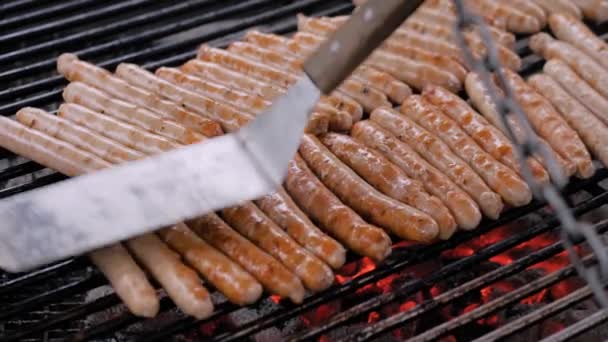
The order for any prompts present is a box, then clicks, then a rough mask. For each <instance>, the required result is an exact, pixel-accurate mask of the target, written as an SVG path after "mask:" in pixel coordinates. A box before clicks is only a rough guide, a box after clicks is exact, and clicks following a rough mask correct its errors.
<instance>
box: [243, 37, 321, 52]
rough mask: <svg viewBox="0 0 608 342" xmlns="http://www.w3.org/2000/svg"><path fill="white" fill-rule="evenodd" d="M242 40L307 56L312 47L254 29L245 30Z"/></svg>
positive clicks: (275, 49)
mask: <svg viewBox="0 0 608 342" xmlns="http://www.w3.org/2000/svg"><path fill="white" fill-rule="evenodd" d="M244 40H245V41H246V42H249V43H252V44H255V45H256V46H259V47H262V48H265V49H270V50H273V51H277V52H280V53H283V54H285V55H287V56H291V57H296V56H307V55H308V54H310V53H311V52H312V51H314V49H311V48H310V47H308V46H304V45H301V44H297V43H296V42H295V41H294V40H292V39H289V38H287V37H283V36H279V35H276V34H270V33H262V32H260V31H256V30H250V31H247V33H246V34H245V38H244Z"/></svg>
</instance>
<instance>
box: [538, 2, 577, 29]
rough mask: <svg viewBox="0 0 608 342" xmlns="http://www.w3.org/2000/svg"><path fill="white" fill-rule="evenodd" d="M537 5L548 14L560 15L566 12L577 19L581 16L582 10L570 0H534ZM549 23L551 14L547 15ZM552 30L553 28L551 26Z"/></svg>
mask: <svg viewBox="0 0 608 342" xmlns="http://www.w3.org/2000/svg"><path fill="white" fill-rule="evenodd" d="M534 1H535V2H536V3H537V4H538V5H539V6H541V7H542V8H543V9H544V10H545V12H547V13H548V14H550V15H554V14H557V15H562V14H566V15H569V16H572V18H576V19H578V20H580V19H582V18H583V12H582V11H581V9H580V8H579V7H578V6H577V5H576V4H574V3H573V2H572V1H570V0H534ZM549 23H551V16H549ZM551 30H553V28H551Z"/></svg>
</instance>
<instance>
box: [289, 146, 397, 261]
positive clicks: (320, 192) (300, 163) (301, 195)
mask: <svg viewBox="0 0 608 342" xmlns="http://www.w3.org/2000/svg"><path fill="white" fill-rule="evenodd" d="M285 187H286V188H287V190H288V191H289V193H290V194H291V195H292V196H293V199H294V200H295V201H296V202H297V203H298V204H299V205H300V206H301V207H302V209H303V210H304V211H306V212H307V213H308V215H310V216H311V217H312V218H313V219H314V220H315V221H317V222H319V223H320V224H321V226H322V227H323V228H324V229H325V230H326V231H328V232H329V233H331V234H332V235H333V236H335V237H336V239H338V240H339V241H340V242H342V243H343V244H344V245H346V246H347V247H348V248H349V249H351V250H353V251H355V252H356V253H358V254H360V255H363V256H367V257H370V258H372V259H373V260H375V261H382V260H384V259H385V258H386V257H387V256H388V255H389V254H390V253H391V239H390V238H389V236H388V235H387V234H386V233H385V232H384V231H383V230H382V229H380V228H378V227H375V226H372V225H370V224H367V223H366V222H365V221H363V219H361V217H360V216H359V215H357V213H355V212H354V211H353V210H352V209H351V208H349V207H348V206H346V205H344V204H343V203H342V202H341V201H340V200H339V199H338V198H337V197H336V196H335V195H334V194H333V193H332V192H331V191H330V190H329V189H327V188H326V187H325V185H323V183H322V182H321V181H320V180H319V179H317V177H316V176H315V175H314V174H313V173H312V171H311V170H310V169H309V168H308V166H307V165H306V163H305V162H304V160H302V158H301V157H300V156H299V155H297V154H296V156H295V158H294V159H293V160H292V161H291V162H290V163H289V168H288V172H287V178H286V180H285Z"/></svg>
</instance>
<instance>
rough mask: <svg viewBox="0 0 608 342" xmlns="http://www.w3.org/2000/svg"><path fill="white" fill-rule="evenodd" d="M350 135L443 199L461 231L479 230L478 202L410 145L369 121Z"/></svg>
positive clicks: (364, 121)
mask: <svg viewBox="0 0 608 342" xmlns="http://www.w3.org/2000/svg"><path fill="white" fill-rule="evenodd" d="M351 135H352V136H353V137H354V138H355V139H357V140H358V141H361V142H362V143H364V144H365V145H367V146H369V147H371V148H374V149H375V150H377V151H378V152H380V153H381V154H382V155H383V156H384V157H386V158H387V159H389V160H390V161H391V162H392V163H394V164H395V165H397V166H399V167H400V168H401V169H402V170H403V171H405V173H406V174H407V175H408V176H410V177H411V178H412V179H416V180H418V181H419V182H420V183H421V184H422V185H423V186H424V187H425V189H426V191H428V192H429V193H430V194H433V195H435V196H437V197H438V198H439V199H441V200H442V201H443V203H444V204H445V205H446V207H448V208H449V209H450V211H451V213H452V215H453V216H454V219H455V220H456V223H458V225H459V226H460V227H461V228H463V229H467V230H469V229H474V228H476V227H477V225H478V224H479V222H480V220H481V213H480V211H479V207H478V206H477V204H476V203H475V201H473V199H472V198H471V197H469V195H467V194H466V193H465V192H464V191H462V189H460V188H459V187H458V186H457V185H456V184H454V183H453V182H452V181H451V180H450V179H449V178H448V177H447V176H445V175H444V174H442V173H441V172H439V170H437V169H435V168H434V167H433V166H431V165H430V164H429V163H428V162H427V161H425V160H424V159H423V158H422V157H420V156H419V155H418V153H416V152H415V151H414V150H412V148H411V147H409V146H408V145H407V144H405V143H403V142H401V141H400V140H399V139H397V138H396V137H395V136H393V135H392V134H391V133H390V132H388V131H386V130H385V129H383V128H381V127H380V126H378V125H377V124H375V123H374V122H371V121H369V120H363V121H360V122H359V123H357V124H355V125H354V126H353V130H352V132H351Z"/></svg>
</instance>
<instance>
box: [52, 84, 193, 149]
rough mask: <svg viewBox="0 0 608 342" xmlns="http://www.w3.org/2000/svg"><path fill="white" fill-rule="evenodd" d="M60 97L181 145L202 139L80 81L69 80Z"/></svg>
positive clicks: (179, 125) (180, 126)
mask: <svg viewBox="0 0 608 342" xmlns="http://www.w3.org/2000/svg"><path fill="white" fill-rule="evenodd" d="M63 98H64V99H65V100H66V102H70V103H76V104H79V105H81V106H84V107H87V108H89V109H91V110H93V111H97V112H100V113H103V114H107V115H109V116H112V117H114V118H116V119H118V120H121V121H124V122H127V123H130V124H133V125H137V126H139V127H141V128H143V129H145V130H147V131H149V132H152V133H155V134H158V135H160V136H162V137H165V138H167V139H171V140H174V141H177V142H179V143H182V144H193V143H196V142H199V141H203V140H205V137H204V136H203V135H202V134H199V133H196V132H194V131H193V130H191V129H189V128H186V127H184V126H182V125H181V124H179V123H177V122H175V121H172V120H168V119H163V118H161V117H160V116H159V115H156V114H155V113H154V112H152V111H149V110H147V109H145V108H141V107H137V106H134V105H132V104H130V103H127V102H124V101H121V100H116V99H114V98H112V97H110V96H109V95H108V94H105V93H103V92H101V91H99V90H97V89H95V88H93V87H90V86H88V85H86V84H84V83H81V82H72V83H70V84H69V85H68V86H67V87H65V89H64V90H63Z"/></svg>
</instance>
